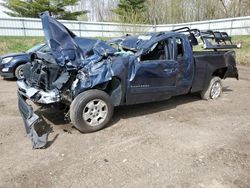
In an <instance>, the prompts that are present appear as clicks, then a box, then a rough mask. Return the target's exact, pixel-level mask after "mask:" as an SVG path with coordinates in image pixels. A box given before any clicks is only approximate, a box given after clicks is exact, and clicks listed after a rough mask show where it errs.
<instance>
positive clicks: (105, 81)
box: [17, 13, 238, 148]
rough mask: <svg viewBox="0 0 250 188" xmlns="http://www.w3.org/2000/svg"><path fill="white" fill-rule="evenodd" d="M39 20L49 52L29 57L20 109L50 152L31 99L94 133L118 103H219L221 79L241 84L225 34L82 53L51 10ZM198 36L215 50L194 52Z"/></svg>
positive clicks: (156, 38)
mask: <svg viewBox="0 0 250 188" xmlns="http://www.w3.org/2000/svg"><path fill="white" fill-rule="evenodd" d="M40 17H41V20H42V25H43V30H44V34H45V38H46V42H47V44H48V46H49V47H50V49H51V53H50V54H43V53H39V52H38V53H34V54H31V58H30V63H27V64H26V65H25V67H24V78H23V79H20V80H18V81H17V86H18V97H19V102H18V103H19V110H20V113H21V115H22V117H23V120H24V124H25V128H26V132H27V134H28V135H29V136H30V137H31V140H32V143H33V148H41V147H44V146H45V145H46V143H47V139H48V133H45V134H43V135H38V133H37V132H36V130H35V129H34V126H35V125H36V124H38V123H39V122H40V121H41V118H40V117H39V116H38V115H37V114H36V113H35V112H34V111H33V109H32V107H31V106H30V105H28V104H27V102H26V100H31V101H33V102H34V103H36V104H39V105H45V106H47V107H48V106H55V104H63V105H64V106H65V107H66V108H65V109H66V110H67V112H66V115H68V116H69V119H70V120H71V122H72V124H73V125H74V126H75V127H76V128H77V129H78V130H79V131H81V132H84V133H88V132H93V131H98V130H100V129H102V128H104V127H105V126H106V125H107V124H108V123H109V122H110V120H111V118H112V115H113V109H114V107H115V106H120V105H131V104H138V103H146V102H153V101H161V100H166V99H169V98H171V97H172V96H176V95H183V94H188V93H194V92H199V93H200V94H201V97H202V98H203V99H216V98H218V97H219V96H220V95H221V92H222V84H221V79H225V78H227V77H233V78H237V79H238V71H237V68H236V62H235V52H234V51H231V50H225V49H230V48H234V47H235V46H234V45H233V44H231V39H230V37H227V38H226V37H225V36H223V33H220V36H219V37H218V33H215V32H212V31H207V32H201V31H199V30H190V29H189V28H182V29H181V30H175V31H171V32H155V33H146V34H143V35H138V36H125V37H121V38H117V39H112V40H110V41H108V42H104V41H101V40H95V39H86V41H85V46H86V48H85V49H83V48H80V47H79V46H78V45H77V43H76V42H75V40H74V39H75V38H76V35H74V34H73V33H72V32H71V31H70V30H69V29H67V28H66V27H65V26H64V25H62V24H61V23H60V22H58V21H57V20H55V19H54V18H53V17H51V16H50V15H49V14H48V13H43V14H41V15H40ZM198 39H199V40H201V41H202V42H203V43H204V48H205V49H210V51H209V50H208V51H198V52H194V51H193V50H192V48H193V46H194V45H198ZM228 41H230V44H229V45H228V44H227V43H228ZM213 42H214V43H215V44H212V43H213ZM211 49H212V50H211ZM222 49H224V50H222ZM62 118H64V117H62Z"/></svg>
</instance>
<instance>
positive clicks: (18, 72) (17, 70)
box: [15, 64, 24, 79]
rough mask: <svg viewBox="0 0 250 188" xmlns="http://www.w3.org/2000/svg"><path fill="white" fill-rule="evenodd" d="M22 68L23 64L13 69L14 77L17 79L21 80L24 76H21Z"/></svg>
mask: <svg viewBox="0 0 250 188" xmlns="http://www.w3.org/2000/svg"><path fill="white" fill-rule="evenodd" d="M23 67H24V64H22V65H18V66H17V67H16V69H15V77H16V78H17V79H22V78H24V74H23Z"/></svg>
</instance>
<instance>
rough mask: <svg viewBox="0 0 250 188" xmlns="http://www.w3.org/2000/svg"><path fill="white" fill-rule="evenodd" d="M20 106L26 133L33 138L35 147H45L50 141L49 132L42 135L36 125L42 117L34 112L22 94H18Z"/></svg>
mask: <svg viewBox="0 0 250 188" xmlns="http://www.w3.org/2000/svg"><path fill="white" fill-rule="evenodd" d="M18 107H19V111H20V113H21V116H22V118H23V122H24V126H25V130H26V133H27V135H28V136H29V137H30V139H31V142H32V147H33V149H38V148H43V147H45V146H46V144H47V141H48V133H45V134H43V135H41V136H39V135H38V133H37V132H36V130H35V129H34V126H35V124H37V123H39V121H41V119H40V118H39V116H38V115H36V114H35V113H34V112H33V109H32V107H31V106H29V105H28V104H27V103H26V102H25V99H24V98H23V96H21V95H20V94H18Z"/></svg>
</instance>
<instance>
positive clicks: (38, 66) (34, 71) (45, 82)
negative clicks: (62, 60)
mask: <svg viewBox="0 0 250 188" xmlns="http://www.w3.org/2000/svg"><path fill="white" fill-rule="evenodd" d="M61 72H62V70H61V68H60V67H59V66H58V65H56V64H50V63H46V62H42V61H41V60H39V61H34V62H32V63H27V64H26V65H25V67H24V78H25V82H26V83H27V84H28V85H30V86H32V87H35V88H37V89H42V90H44V91H48V90H52V89H54V86H53V82H54V81H55V80H56V79H57V78H58V77H59V75H60V74H61Z"/></svg>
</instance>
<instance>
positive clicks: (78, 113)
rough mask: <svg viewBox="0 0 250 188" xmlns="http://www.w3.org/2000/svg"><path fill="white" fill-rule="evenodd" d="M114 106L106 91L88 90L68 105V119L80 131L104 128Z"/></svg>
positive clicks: (86, 131)
mask: <svg viewBox="0 0 250 188" xmlns="http://www.w3.org/2000/svg"><path fill="white" fill-rule="evenodd" d="M113 111H114V107H113V104H112V101H111V99H110V97H109V95H108V94H107V93H105V92H104V91H100V90H88V91H85V92H83V93H81V94H79V95H78V96H77V97H76V98H75V99H74V100H73V102H72V104H71V105H70V119H71V122H72V123H73V125H74V126H75V127H76V128H77V129H78V130H79V131H81V132H85V133H88V132H94V131H98V130H100V129H102V128H104V127H105V126H106V125H107V124H108V123H109V122H110V120H111V118H112V116H113Z"/></svg>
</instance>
